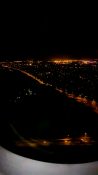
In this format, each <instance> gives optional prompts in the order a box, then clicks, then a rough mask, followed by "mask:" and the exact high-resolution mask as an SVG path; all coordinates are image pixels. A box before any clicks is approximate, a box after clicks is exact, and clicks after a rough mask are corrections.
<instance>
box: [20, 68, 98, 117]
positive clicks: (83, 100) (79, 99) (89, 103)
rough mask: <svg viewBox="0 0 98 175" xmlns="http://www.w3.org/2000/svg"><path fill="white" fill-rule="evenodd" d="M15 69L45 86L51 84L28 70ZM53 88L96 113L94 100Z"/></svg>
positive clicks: (97, 110) (97, 105)
mask: <svg viewBox="0 0 98 175" xmlns="http://www.w3.org/2000/svg"><path fill="white" fill-rule="evenodd" d="M17 70H18V71H20V72H21V73H23V74H25V75H27V76H29V77H31V78H32V79H34V80H36V81H37V82H38V83H40V84H44V85H46V86H52V84H49V83H45V82H44V81H42V80H40V79H38V78H37V77H35V76H34V75H32V74H30V73H28V72H26V71H24V70H21V69H17ZM55 90H56V91H58V92H60V93H62V94H65V95H66V96H67V97H68V98H71V99H74V100H75V101H77V102H78V103H82V104H84V105H85V106H88V107H90V108H92V109H93V111H94V112H95V113H97V114H98V103H97V102H96V101H95V100H92V101H90V100H88V99H87V98H85V97H81V96H80V95H79V96H75V94H69V93H67V92H64V91H63V90H62V89H59V88H55Z"/></svg>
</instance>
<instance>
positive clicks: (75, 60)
mask: <svg viewBox="0 0 98 175" xmlns="http://www.w3.org/2000/svg"><path fill="white" fill-rule="evenodd" d="M51 62H53V63H55V64H71V63H73V62H78V63H80V64H94V63H96V60H85V59H84V60H83V59H81V60H78V59H53V60H52V61H51Z"/></svg>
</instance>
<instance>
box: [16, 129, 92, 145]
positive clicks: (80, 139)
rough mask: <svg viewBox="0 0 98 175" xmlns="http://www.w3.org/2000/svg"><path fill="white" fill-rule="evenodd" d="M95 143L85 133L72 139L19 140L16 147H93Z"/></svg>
mask: <svg viewBox="0 0 98 175" xmlns="http://www.w3.org/2000/svg"><path fill="white" fill-rule="evenodd" d="M94 143H95V141H94V140H93V139H92V138H91V137H90V136H88V134H87V133H86V132H85V133H84V134H83V135H81V136H80V137H78V138H76V139H73V138H72V137H70V135H67V136H66V137H65V138H63V139H57V140H52V141H50V140H41V139H28V140H27V139H21V140H20V141H17V142H16V145H17V146H19V147H32V148H37V147H49V146H51V145H55V144H56V145H59V146H60V145H63V146H64V145H65V146H68V145H69V146H71V145H93V144H94Z"/></svg>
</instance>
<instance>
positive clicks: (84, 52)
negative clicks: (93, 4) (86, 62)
mask: <svg viewBox="0 0 98 175" xmlns="http://www.w3.org/2000/svg"><path fill="white" fill-rule="evenodd" d="M44 9H45V10H43V9H41V8H40V10H39V9H38V8H36V10H35V11H34V7H33V6H32V9H28V10H27V9H24V8H23V7H22V8H20V10H17V8H16V10H15V9H14V8H12V11H11V12H10V10H8V9H7V13H6V15H4V11H3V13H1V16H0V18H1V21H0V24H1V25H0V26H1V29H0V58H1V59H2V58H3V59H4V57H12V58H13V59H14V57H17V56H20V57H21V58H22V57H27V56H32V57H34V58H42V59H44V58H46V57H48V56H51V55H65V54H68V55H72V56H75V57H79V58H81V56H87V57H88V56H90V57H98V43H97V39H98V33H97V14H96V10H95V13H94V12H92V9H89V8H88V7H86V8H85V10H84V9H80V7H79V8H76V9H74V8H73V7H72V8H71V7H69V8H68V9H67V6H66V5H65V7H64V8H63V9H62V8H58V9H56V7H55V8H53V9H52V10H51V9H47V8H44ZM21 10H22V13H21V14H20V11H21ZM87 10H88V11H87ZM5 11H6V9H5Z"/></svg>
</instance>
